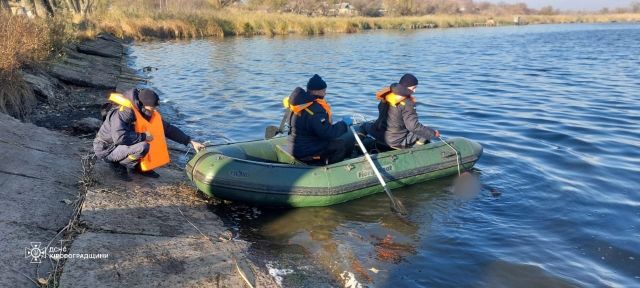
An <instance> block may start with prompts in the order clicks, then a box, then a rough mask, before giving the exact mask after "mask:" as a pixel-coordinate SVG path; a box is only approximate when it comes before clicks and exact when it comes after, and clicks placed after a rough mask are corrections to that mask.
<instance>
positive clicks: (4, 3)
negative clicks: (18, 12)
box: [0, 0, 11, 11]
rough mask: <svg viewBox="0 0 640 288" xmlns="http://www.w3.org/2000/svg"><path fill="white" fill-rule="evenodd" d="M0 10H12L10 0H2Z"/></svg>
mask: <svg viewBox="0 0 640 288" xmlns="http://www.w3.org/2000/svg"><path fill="white" fill-rule="evenodd" d="M0 10H7V11H11V7H10V6H9V1H8V0H0Z"/></svg>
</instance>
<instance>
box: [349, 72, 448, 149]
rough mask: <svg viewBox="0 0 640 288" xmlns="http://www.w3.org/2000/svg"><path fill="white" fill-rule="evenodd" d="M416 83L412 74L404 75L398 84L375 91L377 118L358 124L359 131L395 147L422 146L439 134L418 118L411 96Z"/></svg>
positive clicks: (414, 90) (416, 80)
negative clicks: (360, 125) (377, 102)
mask: <svg viewBox="0 0 640 288" xmlns="http://www.w3.org/2000/svg"><path fill="white" fill-rule="evenodd" d="M417 86H418V79H417V78H416V77H415V76H413V75H412V74H404V75H403V76H402V78H400V81H399V82H398V83H394V84H391V86H389V87H386V88H383V89H382V90H380V91H378V92H377V93H376V98H377V99H378V100H380V104H378V112H379V115H378V119H377V120H376V121H375V122H369V123H365V125H362V127H361V129H360V133H363V132H364V133H366V134H369V135H371V136H373V137H374V138H376V139H377V140H378V141H381V142H384V143H386V144H387V146H389V147H391V148H395V149H404V148H409V147H412V146H413V145H422V144H425V143H428V142H429V141H430V140H431V139H434V138H438V137H440V132H439V131H438V130H434V129H432V128H429V127H427V126H425V125H423V124H422V123H420V120H419V119H418V113H417V112H416V108H415V99H414V98H413V93H415V92H416V88H417Z"/></svg>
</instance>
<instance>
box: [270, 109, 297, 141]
mask: <svg viewBox="0 0 640 288" xmlns="http://www.w3.org/2000/svg"><path fill="white" fill-rule="evenodd" d="M289 116H291V110H289V109H287V111H285V112H284V115H283V116H282V121H280V127H276V126H273V125H269V126H267V128H266V129H265V130H264V139H271V138H273V137H275V136H276V135H278V133H283V132H284V131H283V130H284V123H285V122H286V121H287V118H289Z"/></svg>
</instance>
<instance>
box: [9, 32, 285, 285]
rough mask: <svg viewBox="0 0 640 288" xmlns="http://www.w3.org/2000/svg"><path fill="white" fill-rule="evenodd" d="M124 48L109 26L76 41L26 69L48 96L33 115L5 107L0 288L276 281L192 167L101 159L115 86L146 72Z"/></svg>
mask: <svg viewBox="0 0 640 288" xmlns="http://www.w3.org/2000/svg"><path fill="white" fill-rule="evenodd" d="M126 51H127V48H126V44H125V43H123V42H122V41H120V40H119V39H116V38H114V37H112V36H110V35H106V34H102V35H99V36H98V38H97V39H96V40H93V41H87V42H83V43H80V44H76V45H72V46H70V47H69V48H68V49H67V51H65V54H66V57H65V58H64V59H62V60H60V61H57V62H56V63H54V64H52V65H50V67H49V68H48V69H31V70H29V71H25V72H24V78H25V80H26V81H27V82H28V83H29V84H30V85H31V86H32V87H33V89H34V92H35V93H36V94H37V95H38V99H39V100H40V104H39V105H38V107H37V108H36V109H34V110H35V111H34V112H33V113H32V115H31V117H30V119H29V121H30V122H32V123H24V122H20V121H18V120H16V119H14V118H12V117H10V116H7V115H5V114H0V132H1V133H0V151H2V153H0V182H2V187H3V189H2V190H1V192H0V193H1V194H2V196H3V197H2V198H1V199H0V203H1V204H2V205H3V207H5V209H2V210H0V211H1V212H0V231H1V233H0V241H2V243H5V244H3V245H2V246H1V248H0V259H1V260H2V261H0V266H2V267H3V268H2V269H1V270H0V273H1V275H0V286H3V287H4V286H7V287H24V286H27V287H28V286H36V287H38V286H40V287H43V286H48V287H55V286H60V287H89V286H125V287H129V286H163V287H244V286H245V285H247V286H248V284H246V283H247V280H248V282H249V283H251V285H252V286H253V287H257V286H260V287H264V286H267V287H273V286H275V285H277V284H276V283H275V282H274V280H273V279H272V278H271V277H270V276H269V274H268V273H267V271H265V268H264V267H258V266H256V265H254V264H253V263H252V262H251V261H250V260H249V258H248V257H247V256H248V249H249V246H250V244H249V243H248V242H246V241H243V240H240V239H237V238H235V236H234V235H233V233H232V232H230V230H229V229H228V228H227V227H225V225H224V224H223V222H222V221H221V219H220V217H218V216H217V215H216V214H214V213H213V212H211V210H210V209H209V208H210V204H211V203H210V202H209V201H210V200H206V199H203V198H201V197H200V196H199V194H198V192H197V191H196V190H195V188H194V187H193V186H192V185H191V184H190V183H188V182H187V179H186V176H185V174H184V171H183V167H179V166H177V165H175V164H170V165H168V166H166V167H164V168H161V169H159V170H158V173H159V174H161V178H159V179H146V178H144V177H139V176H138V177H135V176H134V181H133V182H122V181H120V180H118V179H117V178H116V177H114V175H113V172H112V171H110V168H109V167H108V164H106V163H103V162H102V161H96V160H95V157H94V156H92V151H91V142H92V140H93V135H94V133H95V131H96V129H97V128H98V127H99V124H100V119H98V117H99V115H100V113H99V108H100V106H101V105H102V104H103V103H104V102H105V100H106V97H107V95H108V93H109V92H111V91H114V90H115V91H124V90H126V89H128V88H131V87H133V86H135V85H136V84H138V83H140V82H141V81H144V79H143V78H141V77H140V76H138V74H137V72H136V71H135V70H133V69H131V68H129V67H127V59H126ZM34 124H35V125H34ZM175 149H178V150H179V148H175ZM173 154H177V153H173ZM173 156H178V155H172V157H173ZM174 160H175V159H174ZM44 254H47V255H46V256H45V255H44ZM56 254H59V255H58V256H59V259H54V258H56ZM60 257H61V258H60ZM32 262H40V263H32ZM243 278H246V279H247V280H245V279H243Z"/></svg>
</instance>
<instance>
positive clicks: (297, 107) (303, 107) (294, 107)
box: [282, 97, 331, 122]
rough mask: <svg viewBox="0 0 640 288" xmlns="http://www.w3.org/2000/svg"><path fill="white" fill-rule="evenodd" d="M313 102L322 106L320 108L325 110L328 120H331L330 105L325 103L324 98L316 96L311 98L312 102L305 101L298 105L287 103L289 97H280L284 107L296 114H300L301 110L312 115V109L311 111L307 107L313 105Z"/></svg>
mask: <svg viewBox="0 0 640 288" xmlns="http://www.w3.org/2000/svg"><path fill="white" fill-rule="evenodd" d="M314 102H315V103H318V104H320V106H322V109H324V111H325V112H327V116H328V117H329V122H331V106H329V103H327V101H325V100H324V99H320V98H318V99H316V100H313V101H312V102H307V103H303V104H300V105H291V104H289V97H285V98H284V99H282V105H283V106H284V107H285V108H287V109H289V110H291V112H293V114H296V115H297V116H300V112H302V111H303V110H304V111H306V112H307V113H309V114H310V115H313V111H311V110H310V109H309V107H310V106H311V105H313V103H314Z"/></svg>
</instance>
